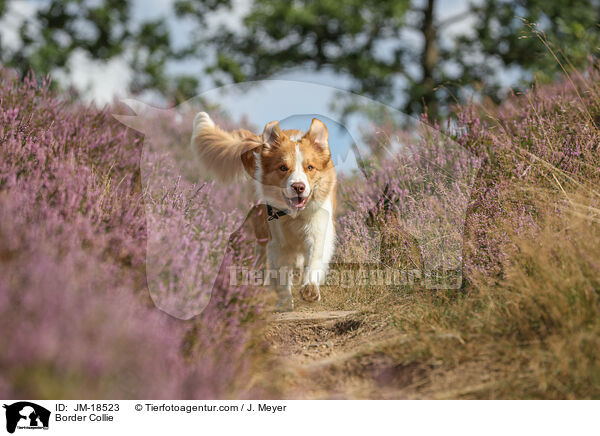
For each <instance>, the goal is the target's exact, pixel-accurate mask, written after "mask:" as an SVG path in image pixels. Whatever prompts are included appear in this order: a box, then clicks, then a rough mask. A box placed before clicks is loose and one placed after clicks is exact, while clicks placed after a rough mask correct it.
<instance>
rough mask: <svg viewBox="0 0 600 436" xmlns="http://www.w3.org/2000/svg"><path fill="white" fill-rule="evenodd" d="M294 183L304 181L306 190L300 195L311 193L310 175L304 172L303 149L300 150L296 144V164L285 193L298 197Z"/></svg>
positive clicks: (304, 195)
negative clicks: (307, 175)
mask: <svg viewBox="0 0 600 436" xmlns="http://www.w3.org/2000/svg"><path fill="white" fill-rule="evenodd" d="M294 183H304V192H303V193H302V194H301V195H300V197H303V198H306V197H308V196H309V195H310V184H309V183H308V177H306V173H305V172H304V158H303V157H302V151H300V146H299V145H296V166H295V167H294V170H293V171H292V174H290V176H289V177H288V180H287V183H286V187H285V195H286V196H287V197H296V196H297V195H298V194H297V193H296V191H295V190H294V188H293V187H292V185H293V184H294Z"/></svg>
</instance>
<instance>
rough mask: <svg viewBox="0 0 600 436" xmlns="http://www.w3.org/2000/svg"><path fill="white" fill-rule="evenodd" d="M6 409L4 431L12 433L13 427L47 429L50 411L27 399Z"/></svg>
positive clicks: (5, 406)
mask: <svg viewBox="0 0 600 436" xmlns="http://www.w3.org/2000/svg"><path fill="white" fill-rule="evenodd" d="M4 408H5V409H6V431H8V432H9V433H14V432H15V429H17V428H18V429H29V430H32V429H33V430H35V429H43V430H48V423H49V422H50V411H49V410H48V409H45V408H44V407H42V406H38V405H37V404H35V403H30V402H29V401H19V402H17V403H13V404H11V405H10V406H8V405H6V404H5V405H4Z"/></svg>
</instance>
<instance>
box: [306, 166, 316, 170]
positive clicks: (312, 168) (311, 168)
mask: <svg viewBox="0 0 600 436" xmlns="http://www.w3.org/2000/svg"><path fill="white" fill-rule="evenodd" d="M307 169H308V171H312V170H314V169H315V167H313V166H312V165H309V166H308V167H307Z"/></svg>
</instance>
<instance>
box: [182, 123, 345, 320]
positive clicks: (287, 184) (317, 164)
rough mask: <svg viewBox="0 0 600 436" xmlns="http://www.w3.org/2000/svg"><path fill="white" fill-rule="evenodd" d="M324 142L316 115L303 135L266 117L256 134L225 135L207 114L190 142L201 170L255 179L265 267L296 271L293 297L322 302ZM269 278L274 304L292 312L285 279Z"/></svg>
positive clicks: (330, 247)
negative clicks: (265, 229) (297, 278)
mask: <svg viewBox="0 0 600 436" xmlns="http://www.w3.org/2000/svg"><path fill="white" fill-rule="evenodd" d="M328 141H329V134H328V132H327V127H326V126H325V124H323V122H321V121H319V120H318V119H316V118H314V119H313V120H312V123H311V125H310V128H309V130H308V132H306V133H305V132H301V131H299V130H281V128H280V127H279V122H278V121H272V122H270V123H269V124H267V125H266V126H265V128H264V131H263V134H262V136H261V135H256V134H254V133H252V132H250V131H247V130H236V131H233V132H227V131H225V130H223V129H221V128H219V127H218V126H216V125H215V124H214V122H213V121H212V120H211V118H210V117H209V116H208V114H207V113H206V112H200V113H198V114H197V115H196V118H195V119H194V131H193V133H192V140H191V145H192V148H193V149H194V151H195V152H196V154H197V156H198V157H199V160H200V163H201V165H202V166H203V167H204V168H203V170H204V171H205V172H207V173H208V174H209V175H211V176H212V177H214V178H215V179H216V180H219V181H221V182H229V183H231V182H240V181H243V180H248V181H251V180H252V179H254V181H253V184H254V188H255V193H256V196H257V200H258V201H259V202H260V203H263V204H264V205H265V206H263V207H266V211H267V213H266V214H263V215H262V216H263V217H264V219H265V220H266V222H267V225H268V241H267V242H266V244H265V245H263V250H266V259H267V262H268V268H269V271H279V272H281V271H293V270H298V269H299V270H300V271H303V276H302V288H301V290H300V295H301V296H302V298H303V299H305V300H307V301H318V300H320V299H321V294H320V291H319V286H320V285H321V284H322V283H323V281H324V280H325V278H326V275H327V271H328V268H329V262H330V260H331V257H332V256H333V252H334V247H335V228H334V213H335V206H336V196H335V194H336V172H335V168H334V166H333V162H332V160H331V151H330V149H329V142H328ZM259 249H260V247H259ZM269 282H270V283H269V284H270V285H271V286H272V287H273V288H274V289H275V290H276V291H277V293H278V296H279V303H278V306H279V308H280V309H282V310H291V309H292V308H293V299H292V283H291V281H290V280H281V277H280V276H277V278H275V280H270V281H269Z"/></svg>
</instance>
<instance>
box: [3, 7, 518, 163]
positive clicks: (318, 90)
mask: <svg viewBox="0 0 600 436" xmlns="http://www.w3.org/2000/svg"><path fill="white" fill-rule="evenodd" d="M423 1H424V0H415V1H414V3H415V4H416V5H419V4H420V3H422V2H423ZM468 1H469V0H440V1H439V3H438V4H437V6H438V7H437V9H436V12H437V17H436V18H437V19H438V20H444V19H445V18H448V17H451V16H455V15H456V14H459V13H461V12H463V11H465V10H466V9H467V6H468ZM471 1H478V0H471ZM173 2H174V0H135V1H134V7H133V18H134V20H138V21H144V20H146V19H156V18H160V17H163V18H164V19H165V20H166V22H167V23H168V25H169V27H170V29H171V34H172V38H173V42H174V44H175V45H177V46H180V47H181V46H185V45H186V43H187V42H188V41H189V34H190V32H193V31H194V30H195V29H194V27H193V24H192V23H191V22H185V21H184V22H182V21H181V20H177V21H176V19H175V16H174V13H173V9H172V6H173ZM39 4H40V2H36V1H25V0H16V1H13V2H10V3H9V12H8V14H7V16H6V17H5V18H4V19H3V21H2V22H0V36H1V37H2V43H3V45H6V46H9V47H11V46H12V47H15V46H16V44H17V42H16V41H18V38H17V33H16V32H17V30H18V27H19V24H20V22H21V21H22V19H23V17H27V16H31V15H32V14H34V13H35V10H36V8H37V7H38V6H39ZM249 4H250V3H249V2H248V1H242V0H234V5H235V7H234V9H233V12H232V13H229V12H227V13H219V14H217V15H216V16H214V17H213V19H212V20H211V23H213V25H215V26H217V25H225V26H229V27H235V26H236V25H238V24H239V23H240V20H241V17H242V16H243V15H244V13H245V12H246V11H247V10H248V8H249ZM472 23H473V20H472V19H471V18H467V19H464V20H461V21H459V22H457V23H456V24H454V25H452V26H449V27H448V28H445V30H444V32H446V35H442V38H441V40H442V41H443V40H449V39H450V38H444V36H448V37H449V36H454V35H457V34H465V33H468V32H470V31H471V26H472ZM402 37H403V38H405V40H406V41H408V42H411V43H413V44H415V45H420V44H422V41H421V40H420V38H419V36H418V34H415V33H414V32H411V31H408V30H407V31H405V32H404V33H403V35H402ZM205 63H206V60H202V59H198V60H188V61H185V62H174V63H171V64H170V65H169V71H170V72H178V73H186V74H191V75H197V77H198V78H199V79H200V82H201V83H202V85H203V89H202V90H201V92H200V95H203V96H204V97H207V98H208V100H209V101H213V102H217V103H219V104H220V105H221V107H222V108H223V109H224V110H225V111H227V112H229V113H230V115H231V116H232V117H233V118H234V119H239V118H241V117H243V116H246V117H247V118H248V119H249V121H250V122H251V123H252V124H254V125H256V126H264V125H265V124H266V123H267V122H269V121H272V120H275V119H278V120H282V126H283V127H284V128H291V127H294V128H299V129H302V130H305V129H307V128H308V126H309V125H310V120H311V119H312V117H313V116H318V117H319V116H320V117H325V118H327V119H328V120H329V130H330V143H331V145H332V148H333V154H334V156H336V157H337V158H338V159H339V162H336V164H337V165H338V166H340V167H343V168H352V167H355V166H356V162H355V161H354V160H353V156H352V155H351V156H349V157H348V153H347V151H348V150H349V146H350V144H351V143H352V142H353V141H358V139H359V136H360V135H359V132H358V125H359V124H360V122H359V121H360V120H356V119H355V120H350V121H349V123H348V124H347V125H346V126H345V128H343V127H340V126H337V125H336V121H339V120H336V114H335V112H333V111H332V110H331V102H332V101H334V100H335V99H336V98H339V95H338V94H339V92H340V91H341V92H343V91H344V90H346V89H348V88H349V87H350V84H351V81H350V80H351V79H350V78H349V77H346V76H343V75H339V74H335V73H333V72H331V71H327V70H325V71H321V72H313V71H308V70H306V69H297V70H293V71H291V72H287V73H285V74H281V75H278V76H276V77H274V79H280V80H274V81H263V82H261V85H260V86H257V87H253V88H250V89H249V90H245V91H244V92H239V90H240V88H239V87H235V86H233V87H226V88H224V89H220V90H219V89H214V85H213V84H212V83H211V80H210V79H209V78H207V77H206V76H205V75H204V73H203V68H204V66H205ZM69 66H70V70H71V71H70V72H69V73H67V72H65V71H60V70H58V71H55V72H54V76H55V77H57V78H58V79H59V80H60V81H61V82H62V83H68V84H70V85H72V86H74V87H75V88H77V89H79V90H80V92H81V94H82V96H83V99H84V100H87V101H90V102H95V103H97V104H99V105H103V104H106V103H110V102H112V101H113V100H114V99H115V98H125V97H128V92H127V89H128V85H129V82H130V81H131V80H132V73H131V71H130V69H129V68H128V66H127V61H126V59H125V58H117V59H113V60H111V61H109V62H99V61H94V60H91V59H89V58H88V57H87V56H86V54H85V53H83V52H77V53H75V55H74V56H73V57H72V58H71V59H70V61H69ZM509 79H510V78H509ZM141 98H142V100H144V101H145V102H147V103H149V104H152V105H161V101H160V98H157V96H155V95H152V94H151V93H150V94H146V95H144V96H142V97H141ZM397 115H398V116H402V114H399V113H398V114H397ZM347 157H348V159H346V158H347Z"/></svg>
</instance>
